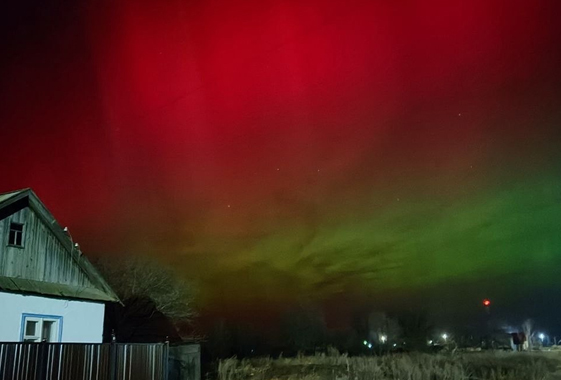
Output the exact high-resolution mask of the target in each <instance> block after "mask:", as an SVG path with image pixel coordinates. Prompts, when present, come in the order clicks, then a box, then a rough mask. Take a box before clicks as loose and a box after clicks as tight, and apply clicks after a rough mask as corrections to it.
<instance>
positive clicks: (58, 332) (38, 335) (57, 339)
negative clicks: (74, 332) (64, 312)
mask: <svg viewBox="0 0 561 380" xmlns="http://www.w3.org/2000/svg"><path fill="white" fill-rule="evenodd" d="M62 320H63V318H62V316H60V315H46V314H32V313H22V315H21V329H20V341H21V342H27V343H41V342H42V341H43V339H44V338H43V323H44V322H52V323H53V327H55V331H54V332H53V331H51V338H52V340H47V342H48V343H61V342H62ZM27 321H32V322H37V325H36V327H35V329H36V331H35V335H26V327H27ZM29 339H35V340H34V341H32V342H30V341H29Z"/></svg>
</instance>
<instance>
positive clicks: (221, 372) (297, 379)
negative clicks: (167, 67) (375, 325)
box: [218, 353, 559, 380]
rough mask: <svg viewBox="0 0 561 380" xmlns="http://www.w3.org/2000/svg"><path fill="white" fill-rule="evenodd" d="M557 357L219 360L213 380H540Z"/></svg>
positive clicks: (488, 355) (553, 367)
mask: <svg viewBox="0 0 561 380" xmlns="http://www.w3.org/2000/svg"><path fill="white" fill-rule="evenodd" d="M558 365H559V361H558V360H556V359H554V358H553V357H548V356H546V355H543V354H526V353H477V354H475V353H472V354H458V355H429V354H402V355H391V356H381V357H372V356H369V357H347V356H346V355H329V356H325V355H318V356H303V357H298V358H279V359H270V358H263V359H252V360H237V359H235V358H232V359H227V360H222V361H221V362H220V364H219V368H218V379H219V380H324V379H325V380H402V379H403V380H484V379H485V380H487V379H488V380H543V379H546V378H547V376H548V375H549V374H551V373H553V372H554V371H555V370H556V368H557V366H558Z"/></svg>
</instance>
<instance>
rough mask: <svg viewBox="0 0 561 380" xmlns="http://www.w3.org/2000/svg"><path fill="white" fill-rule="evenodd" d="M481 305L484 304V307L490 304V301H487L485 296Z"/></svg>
mask: <svg viewBox="0 0 561 380" xmlns="http://www.w3.org/2000/svg"><path fill="white" fill-rule="evenodd" d="M483 306H485V307H489V306H491V301H489V300H488V299H487V298H485V299H484V300H483Z"/></svg>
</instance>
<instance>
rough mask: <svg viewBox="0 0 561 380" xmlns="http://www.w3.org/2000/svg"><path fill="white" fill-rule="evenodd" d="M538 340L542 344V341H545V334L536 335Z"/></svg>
mask: <svg viewBox="0 0 561 380" xmlns="http://www.w3.org/2000/svg"><path fill="white" fill-rule="evenodd" d="M538 336H539V338H540V340H541V341H542V342H543V340H544V339H545V334H544V333H541V334H540V335H538Z"/></svg>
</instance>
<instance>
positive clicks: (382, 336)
mask: <svg viewBox="0 0 561 380" xmlns="http://www.w3.org/2000/svg"><path fill="white" fill-rule="evenodd" d="M387 340H388V337H387V336H386V335H380V342H382V343H386V341H387Z"/></svg>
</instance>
